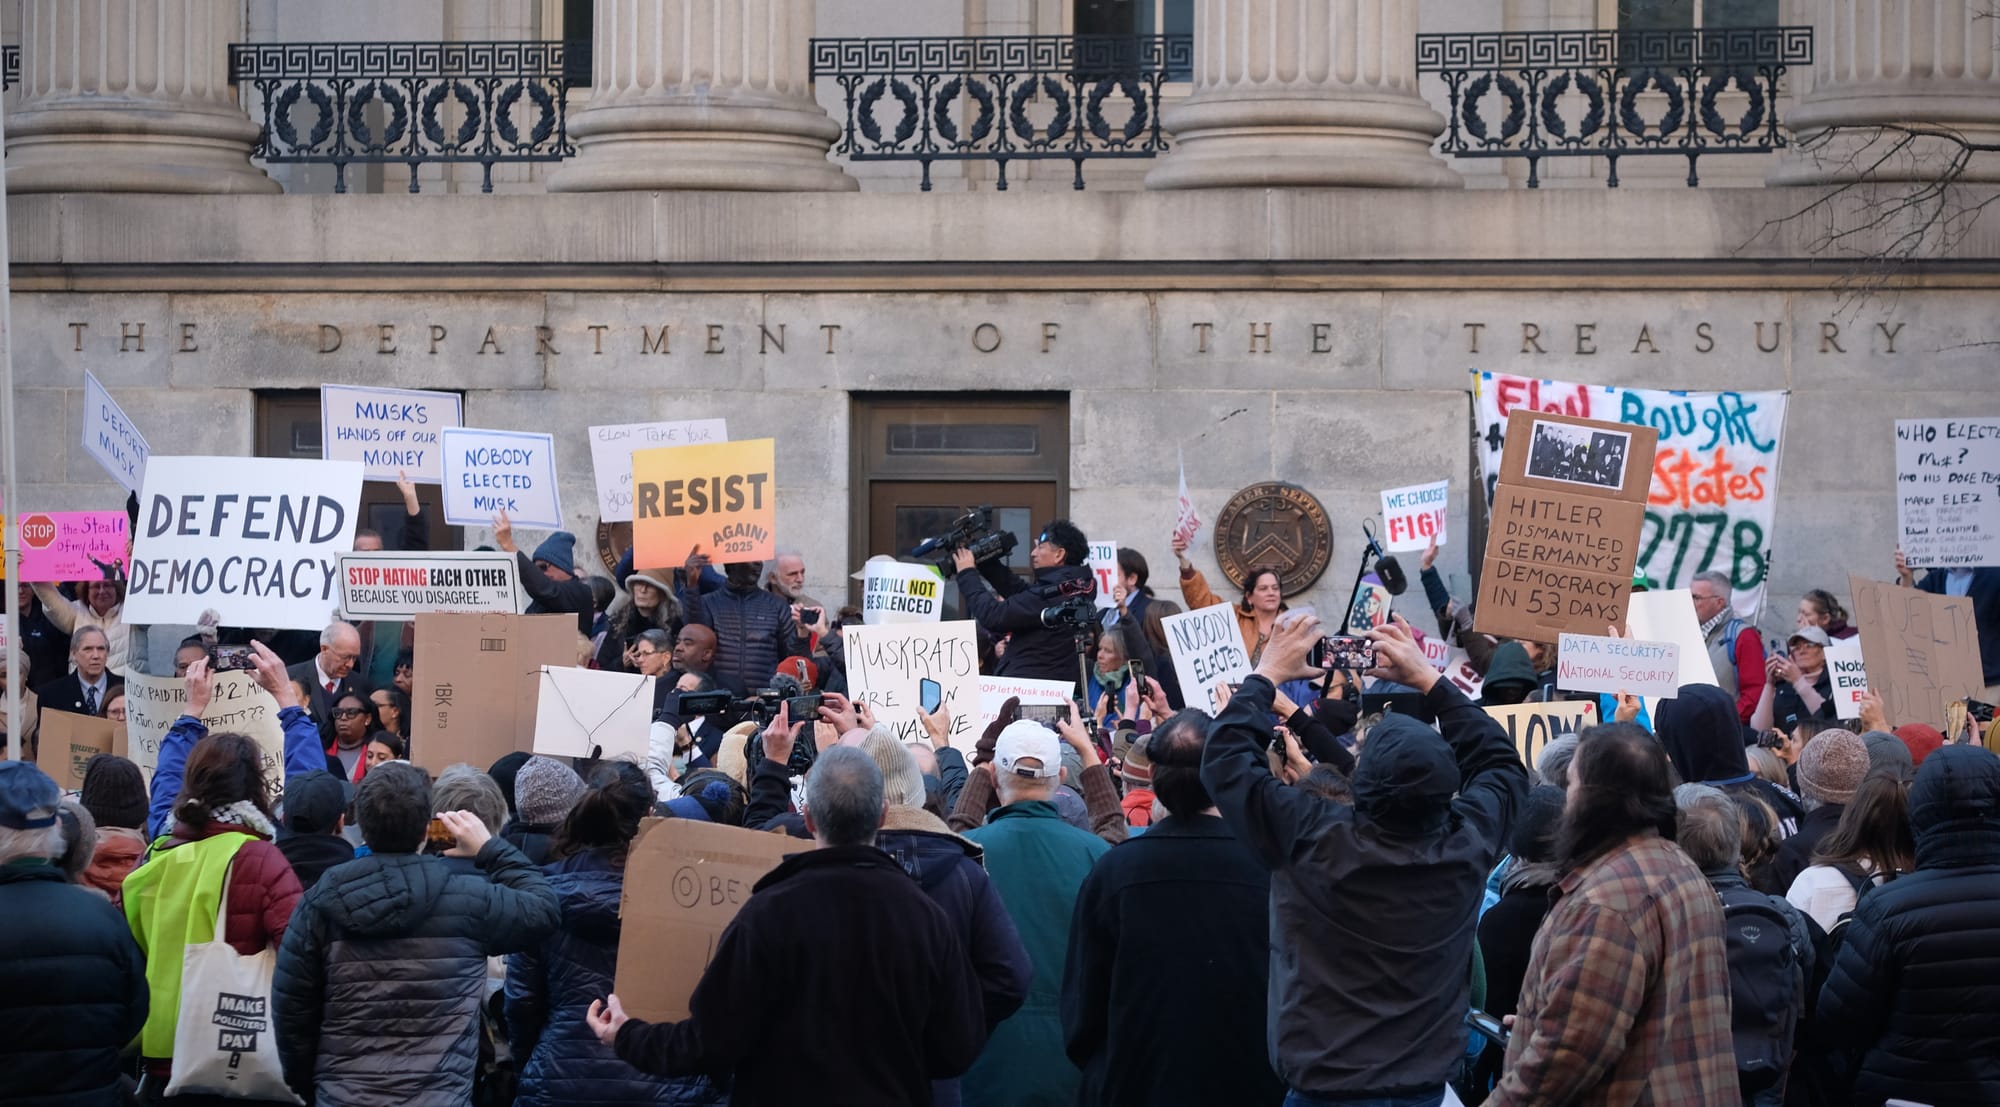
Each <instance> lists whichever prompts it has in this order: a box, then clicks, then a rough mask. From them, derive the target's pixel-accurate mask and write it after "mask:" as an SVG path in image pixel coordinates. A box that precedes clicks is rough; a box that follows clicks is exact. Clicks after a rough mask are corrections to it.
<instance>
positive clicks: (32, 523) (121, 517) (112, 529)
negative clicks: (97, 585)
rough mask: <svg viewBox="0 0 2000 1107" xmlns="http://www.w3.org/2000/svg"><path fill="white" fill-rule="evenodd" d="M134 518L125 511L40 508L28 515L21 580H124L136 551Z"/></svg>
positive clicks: (23, 521) (24, 526) (24, 524)
mask: <svg viewBox="0 0 2000 1107" xmlns="http://www.w3.org/2000/svg"><path fill="white" fill-rule="evenodd" d="M128 522H129V520H127V519H126V517H125V513H124V512H122V511H37V512H30V513H29V514H27V515H24V516H22V517H21V579H22V580H25V581H65V580H111V579H114V578H117V579H122V578H123V577H124V576H125V575H126V571H125V562H126V561H127V559H129V558H130V557H131V550H132V538H131V534H130V532H129V531H128V530H127V524H128Z"/></svg>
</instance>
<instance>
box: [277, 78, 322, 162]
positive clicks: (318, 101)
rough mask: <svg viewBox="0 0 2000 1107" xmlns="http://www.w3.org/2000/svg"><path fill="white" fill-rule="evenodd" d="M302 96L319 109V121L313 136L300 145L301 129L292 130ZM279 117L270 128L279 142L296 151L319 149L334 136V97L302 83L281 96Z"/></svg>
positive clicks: (279, 95) (314, 127)
mask: <svg viewBox="0 0 2000 1107" xmlns="http://www.w3.org/2000/svg"><path fill="white" fill-rule="evenodd" d="M300 96H304V97H305V98H306V99H308V100H311V101H312V105H313V107H315V108H317V109H319V121H318V122H316V123H314V124H313V129H312V133H311V136H310V137H309V138H308V139H307V141H305V142H300V141H299V132H298V129H297V128H296V127H293V126H292V109H293V108H295V107H297V106H298V104H299V97H300ZM276 113H277V114H276V117H275V118H273V119H272V120H271V127H272V129H273V130H275V131H277V133H278V138H279V140H280V141H282V142H283V143H284V144H285V145H287V146H289V147H291V148H292V149H294V150H312V149H317V148H318V147H319V144H320V143H322V142H325V141H326V140H327V136H328V135H331V134H332V133H333V120H334V116H335V112H334V110H333V97H331V96H328V95H327V94H326V90H325V89H323V88H321V87H319V86H318V85H316V84H311V83H309V82H306V81H300V82H299V83H298V84H295V85H293V86H292V87H290V88H288V89H286V90H285V91H283V92H281V93H279V94H278V106H277V109H276Z"/></svg>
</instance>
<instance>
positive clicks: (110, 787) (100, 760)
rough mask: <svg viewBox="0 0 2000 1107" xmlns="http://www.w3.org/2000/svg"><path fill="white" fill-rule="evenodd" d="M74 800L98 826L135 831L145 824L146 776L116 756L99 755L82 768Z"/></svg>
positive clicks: (129, 762) (128, 761) (125, 760)
mask: <svg viewBox="0 0 2000 1107" xmlns="http://www.w3.org/2000/svg"><path fill="white" fill-rule="evenodd" d="M77 799H78V800H79V801H80V802H81V803H82V804H83V809H84V810H85V811H88V812H90V817H91V818H93V819H96V820H97V825H98V826H119V827H124V828H125V829H127V830H138V829H140V828H142V827H144V826H145V825H146V777H145V775H144V774H143V773H141V772H140V771H139V766H138V765H136V764H134V763H132V761H130V760H129V759H127V758H123V757H120V756H118V755H117V754H115V753H100V754H98V755H96V756H95V757H92V758H91V759H90V762H89V763H88V764H87V765H85V766H84V769H83V790H82V791H81V792H80V793H78V795H77Z"/></svg>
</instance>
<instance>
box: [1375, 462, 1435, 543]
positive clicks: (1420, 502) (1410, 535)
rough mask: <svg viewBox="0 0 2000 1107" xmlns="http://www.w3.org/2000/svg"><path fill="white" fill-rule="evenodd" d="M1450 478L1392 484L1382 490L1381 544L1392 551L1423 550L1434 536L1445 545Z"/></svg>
mask: <svg viewBox="0 0 2000 1107" xmlns="http://www.w3.org/2000/svg"><path fill="white" fill-rule="evenodd" d="M1450 486H1451V482H1450V481H1443V480H1440V481H1432V482H1431V483H1429V484H1413V485H1410V486H1409V487H1407V488H1390V489H1387V490H1385V491H1384V492H1383V493H1382V548H1383V549H1385V550H1387V551H1389V552H1390V553H1402V552H1403V551H1404V550H1421V549H1424V548H1426V547H1427V546H1429V545H1430V541H1431V539H1432V538H1436V539H1437V544H1438V545H1440V546H1442V545H1444V540H1445V533H1444V517H1445V508H1446V506H1447V500H1446V494H1447V489H1449V488H1450Z"/></svg>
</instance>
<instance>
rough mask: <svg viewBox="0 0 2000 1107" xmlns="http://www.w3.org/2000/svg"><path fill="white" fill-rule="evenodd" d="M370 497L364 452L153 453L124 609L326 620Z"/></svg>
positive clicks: (241, 621)
mask: <svg viewBox="0 0 2000 1107" xmlns="http://www.w3.org/2000/svg"><path fill="white" fill-rule="evenodd" d="M360 502H361V465H360V464H359V463H358V462H353V461H300V460H293V459H287V458H268V457H260V458H256V459H254V460H251V459H248V458H240V457H156V458H153V459H152V460H151V461H150V462H149V463H148V464H147V466H146V491H145V494H144V495H142V496H141V497H140V498H139V533H138V535H137V536H136V539H135V541H134V543H133V549H132V565H131V571H130V574H129V576H130V582H129V584H128V585H127V587H126V592H125V621H126V622H127V623H182V624H192V623H197V622H200V621H201V617H202V613H203V612H204V611H208V610H211V609H212V610H214V611H215V612H216V613H217V614H218V615H220V616H221V624H222V625H223V626H238V627H280V628H292V629H300V630H319V629H320V628H322V627H324V626H326V623H327V618H328V617H329V616H330V615H332V614H333V609H334V607H335V605H336V604H338V603H339V602H340V599H339V597H340V555H341V554H343V553H345V552H347V551H349V550H351V549H353V548H354V523H355V518H356V516H357V514H358V511H357V507H358V505H359V504H360Z"/></svg>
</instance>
